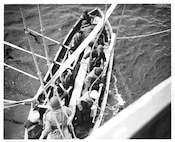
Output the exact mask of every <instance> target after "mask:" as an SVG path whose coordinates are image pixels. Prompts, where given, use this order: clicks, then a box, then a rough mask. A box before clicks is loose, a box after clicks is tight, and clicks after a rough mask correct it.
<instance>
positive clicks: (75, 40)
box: [69, 30, 84, 53]
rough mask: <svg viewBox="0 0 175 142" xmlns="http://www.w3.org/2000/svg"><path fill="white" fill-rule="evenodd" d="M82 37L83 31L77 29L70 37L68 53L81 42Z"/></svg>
mask: <svg viewBox="0 0 175 142" xmlns="http://www.w3.org/2000/svg"><path fill="white" fill-rule="evenodd" d="M83 39H84V35H83V32H82V31H81V30H79V31H78V32H77V33H76V34H75V35H74V36H73V38H72V41H71V43H70V50H69V51H70V53H73V52H74V51H75V50H76V49H77V47H78V46H79V45H80V44H81V42H82V41H83Z"/></svg>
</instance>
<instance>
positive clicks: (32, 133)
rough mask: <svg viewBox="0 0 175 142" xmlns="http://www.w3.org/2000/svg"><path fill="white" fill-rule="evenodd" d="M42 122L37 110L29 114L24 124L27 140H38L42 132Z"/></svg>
mask: <svg viewBox="0 0 175 142" xmlns="http://www.w3.org/2000/svg"><path fill="white" fill-rule="evenodd" d="M42 127H43V126H42V121H41V119H40V113H39V112H38V111H37V110H34V111H32V112H31V114H30V116H29V119H28V120H27V121H26V122H25V124H24V128H26V129H27V136H28V139H38V138H39V137H40V135H41V132H42Z"/></svg>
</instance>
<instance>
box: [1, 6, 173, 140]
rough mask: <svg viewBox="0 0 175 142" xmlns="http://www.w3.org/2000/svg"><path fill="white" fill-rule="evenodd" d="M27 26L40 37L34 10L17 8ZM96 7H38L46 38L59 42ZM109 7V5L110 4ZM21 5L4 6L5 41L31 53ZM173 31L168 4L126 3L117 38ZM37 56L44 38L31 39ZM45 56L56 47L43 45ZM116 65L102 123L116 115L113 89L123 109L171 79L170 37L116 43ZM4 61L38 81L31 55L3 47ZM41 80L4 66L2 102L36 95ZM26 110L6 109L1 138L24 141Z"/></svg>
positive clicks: (114, 19) (43, 69)
mask: <svg viewBox="0 0 175 142" xmlns="http://www.w3.org/2000/svg"><path fill="white" fill-rule="evenodd" d="M21 6H22V8H23V11H24V15H25V18H26V24H27V26H28V27H30V28H31V29H33V30H35V31H37V32H39V31H40V25H39V17H38V12H37V5H21ZM96 7H98V8H100V9H101V10H103V11H104V10H105V5H94V4H88V5H81V4H80V5H77V4H66V5H64V4H62V5H60V4H58V5H50V4H45V5H41V14H42V19H43V25H44V28H45V35H46V36H48V37H50V38H53V39H55V40H57V41H60V42H62V41H63V40H64V38H65V36H66V35H67V33H68V32H69V30H70V29H71V28H72V26H73V25H74V23H75V22H76V21H77V19H78V18H79V16H80V15H81V13H82V12H83V11H84V10H85V9H87V10H92V9H93V8H96ZM108 7H109V5H108ZM122 9H123V5H122V4H121V5H117V7H116V8H115V10H114V12H113V13H112V15H111V16H110V18H109V21H110V23H111V25H112V27H113V31H114V32H115V33H116V32H117V28H118V25H119V20H120V17H121V13H122ZM23 29H24V28H23V23H22V18H21V15H20V9H19V5H4V40H5V41H8V42H11V43H13V44H15V45H18V46H20V47H22V48H24V49H27V50H29V45H28V43H27V38H26V36H25V33H24V30H23ZM167 29H171V5H169V4H158V5H154V4H149V5H148V4H144V5H143V4H126V7H125V11H124V15H123V19H122V22H121V25H120V28H119V33H118V37H125V36H137V35H145V34H150V33H154V32H159V31H163V30H167ZM31 42H32V45H33V47H34V50H35V52H36V53H38V54H40V55H43V56H44V48H43V45H42V39H41V37H39V36H33V37H32V38H31ZM46 42H47V45H48V51H49V57H50V58H51V59H53V58H54V56H55V54H56V52H57V50H58V48H59V46H57V45H56V44H55V43H53V42H51V41H48V40H47V41H46ZM114 48H115V58H114V66H113V71H112V78H111V84H110V91H109V97H108V103H107V106H108V107H107V108H106V110H105V115H104V116H105V117H104V118H103V123H105V122H106V121H108V120H109V119H110V118H111V117H113V115H116V113H115V105H116V103H117V100H116V97H115V96H116V88H117V91H118V93H119V94H121V95H122V97H123V99H124V101H126V105H125V107H127V106H128V105H130V104H131V103H133V102H134V101H135V100H136V99H138V98H139V97H141V96H142V95H144V94H145V93H146V92H148V91H149V90H151V89H152V88H153V87H155V86H156V85H157V84H159V83H160V82H162V81H163V80H165V79H166V78H168V77H170V76H171V32H167V33H163V34H159V35H155V36H148V37H143V38H133V39H122V40H116V44H115V46H114ZM37 61H38V64H39V68H40V70H41V74H42V76H43V77H44V75H45V73H46V71H47V64H46V61H44V60H42V59H39V58H37ZM4 62H5V63H7V64H10V65H12V66H15V67H16V68H19V69H21V70H23V71H26V72H28V73H30V74H32V75H35V76H37V72H36V68H35V66H34V62H33V59H32V56H31V55H29V54H27V53H24V52H22V51H19V50H16V49H13V48H11V47H8V46H6V45H5V46H4ZM39 85H40V83H39V81H36V80H35V79H32V78H29V77H27V76H26V75H23V74H21V73H19V72H17V71H14V70H12V69H9V68H8V67H4V99H11V100H23V99H27V98H31V97H33V96H34V95H35V93H36V92H37V90H38V88H39ZM29 109H30V106H26V105H25V106H24V105H21V106H17V107H14V108H9V109H5V110H4V139H23V135H24V127H23V123H24V122H25V120H26V119H27V115H28V112H29Z"/></svg>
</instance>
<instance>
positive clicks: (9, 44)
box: [4, 41, 61, 65]
mask: <svg viewBox="0 0 175 142" xmlns="http://www.w3.org/2000/svg"><path fill="white" fill-rule="evenodd" d="M4 44H6V45H8V46H10V47H12V48H15V49H18V50H21V51H24V52H26V53H29V54H31V55H32V52H30V51H28V50H26V49H23V48H21V47H19V46H16V45H14V44H12V43H10V42H7V41H4ZM34 55H35V56H37V57H39V58H42V59H44V60H47V58H46V57H44V56H42V55H39V54H36V53H34ZM50 62H54V63H55V64H58V65H61V63H59V62H57V61H53V60H50Z"/></svg>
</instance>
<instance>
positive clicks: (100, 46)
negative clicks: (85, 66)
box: [97, 44, 104, 53]
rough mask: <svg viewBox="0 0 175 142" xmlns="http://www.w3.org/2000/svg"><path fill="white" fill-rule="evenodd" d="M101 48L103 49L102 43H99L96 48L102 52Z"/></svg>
mask: <svg viewBox="0 0 175 142" xmlns="http://www.w3.org/2000/svg"><path fill="white" fill-rule="evenodd" d="M103 49H104V47H103V45H101V44H100V45H98V47H97V50H98V52H99V53H101V52H103Z"/></svg>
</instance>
